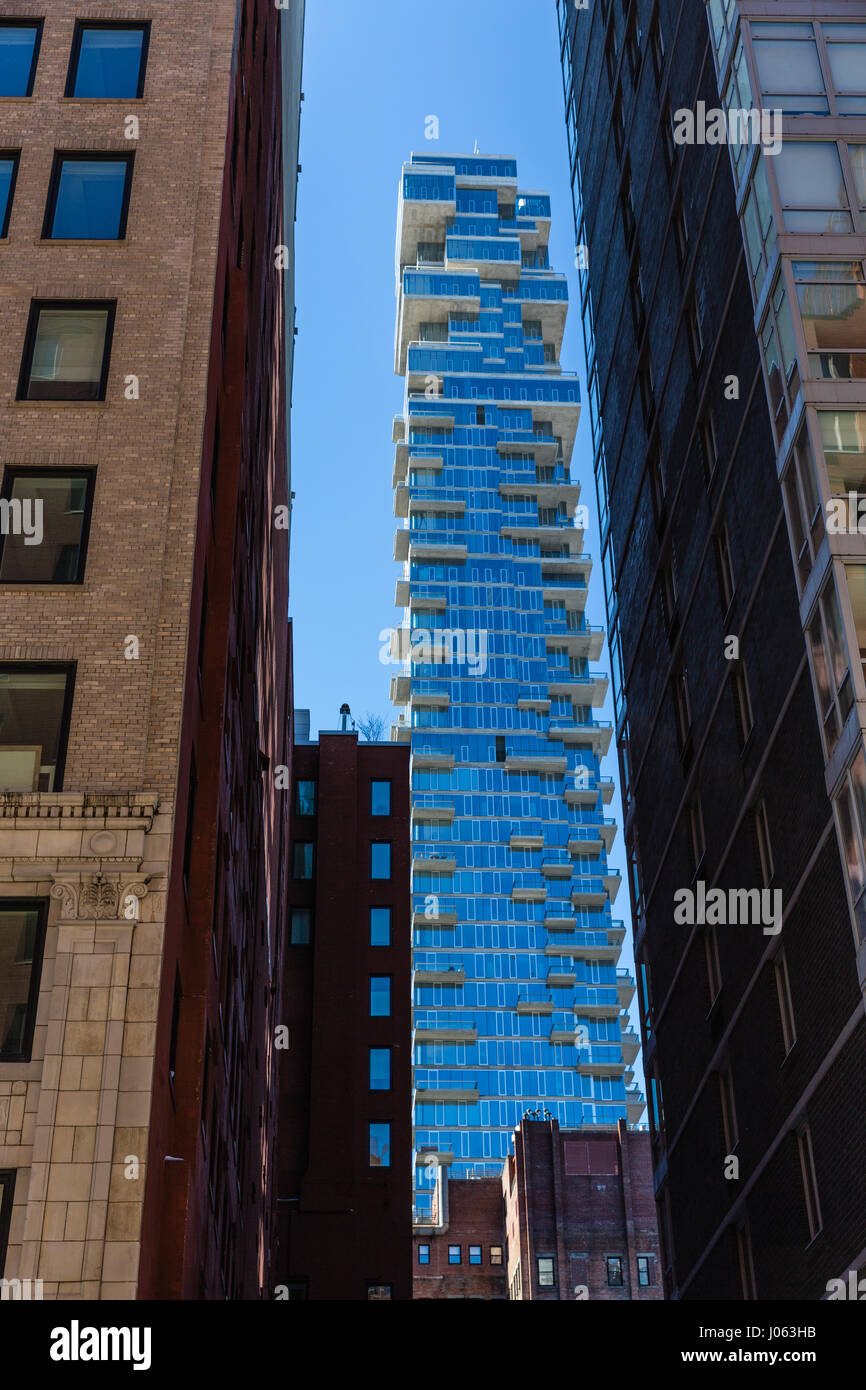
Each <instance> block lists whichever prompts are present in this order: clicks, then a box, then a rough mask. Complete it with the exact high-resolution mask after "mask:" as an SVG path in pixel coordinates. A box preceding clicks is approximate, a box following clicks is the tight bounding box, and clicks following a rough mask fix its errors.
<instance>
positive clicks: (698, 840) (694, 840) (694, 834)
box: [689, 796, 707, 873]
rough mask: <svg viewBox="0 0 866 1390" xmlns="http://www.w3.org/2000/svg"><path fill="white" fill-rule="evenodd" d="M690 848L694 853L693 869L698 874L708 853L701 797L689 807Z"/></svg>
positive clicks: (697, 797)
mask: <svg viewBox="0 0 866 1390" xmlns="http://www.w3.org/2000/svg"><path fill="white" fill-rule="evenodd" d="M689 846H690V849H691V852H692V867H693V869H694V871H695V873H697V872H698V869H699V868H700V867H701V863H702V861H703V858H704V855H705V854H706V852H707V842H706V840H705V838H704V813H703V809H702V807H701V798H700V797H699V796H696V797H695V799H694V801H693V802H692V803H691V805H690V806H689Z"/></svg>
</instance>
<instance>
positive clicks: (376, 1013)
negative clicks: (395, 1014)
mask: <svg viewBox="0 0 866 1390" xmlns="http://www.w3.org/2000/svg"><path fill="white" fill-rule="evenodd" d="M370 1017H371V1018H390V1017H391V976H390V975H371V976H370Z"/></svg>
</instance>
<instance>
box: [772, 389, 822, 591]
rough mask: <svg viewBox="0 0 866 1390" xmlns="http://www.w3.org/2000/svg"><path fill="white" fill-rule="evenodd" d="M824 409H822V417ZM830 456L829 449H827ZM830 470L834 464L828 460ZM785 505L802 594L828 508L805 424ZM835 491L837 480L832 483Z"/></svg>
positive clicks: (785, 486)
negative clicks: (822, 504)
mask: <svg viewBox="0 0 866 1390" xmlns="http://www.w3.org/2000/svg"><path fill="white" fill-rule="evenodd" d="M822 414H823V412H821V411H819V412H818V415H819V420H820V418H821V416H822ZM825 456H826V451H825ZM827 467H828V472H829V471H830V465H829V462H828V465H827ZM782 483H783V489H784V497H785V507H786V510H787V514H788V529H789V533H790V537H791V546H792V549H793V551H794V560H795V563H796V566H797V579H798V581H799V585H800V593H801V595H802V592H803V589H804V587H805V584H806V581H807V580H808V578H809V575H810V574H811V573H812V566H813V564H814V563H815V556H816V555H817V553H818V550H819V547H820V545H821V542H822V541H823V539H824V511H823V508H822V506H821V495H820V493H819V491H818V479H817V477H816V474H815V457H814V454H813V453H812V445H811V442H810V440H809V431H808V429H807V428H806V426H805V424H804V425H803V428H802V429H801V430H800V433H799V435H798V436H797V441H796V443H795V445H794V450H793V453H792V456H791V461H790V463H789V465H788V467H787V469H786V470H785V473H784V476H783V479H782ZM830 487H831V491H832V490H833V482H832V479H831V483H830Z"/></svg>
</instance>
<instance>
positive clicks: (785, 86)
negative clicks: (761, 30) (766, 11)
mask: <svg viewBox="0 0 866 1390" xmlns="http://www.w3.org/2000/svg"><path fill="white" fill-rule="evenodd" d="M764 27H765V28H767V29H769V28H770V26H769V25H766V26H764ZM803 27H804V28H805V29H807V30H809V29H811V25H808V24H807V25H804V26H803ZM754 50H755V62H756V63H757V65H758V76H759V77H760V79H761V91H762V92H823V90H824V79H823V77H822V76H821V64H820V63H819V61H818V49H817V47H816V44H815V40H814V39H813V38H811V37H807V38H806V40H805V41H803V40H797V39H785V38H772V39H755V41H754Z"/></svg>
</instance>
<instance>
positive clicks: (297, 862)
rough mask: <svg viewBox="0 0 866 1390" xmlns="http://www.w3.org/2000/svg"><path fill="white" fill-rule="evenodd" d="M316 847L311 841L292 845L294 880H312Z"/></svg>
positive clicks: (297, 842) (302, 841)
mask: <svg viewBox="0 0 866 1390" xmlns="http://www.w3.org/2000/svg"><path fill="white" fill-rule="evenodd" d="M314 863H315V845H314V844H313V843H312V841H311V840H296V841H295V843H294V844H293V845H292V878H312V877H313V869H314Z"/></svg>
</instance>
